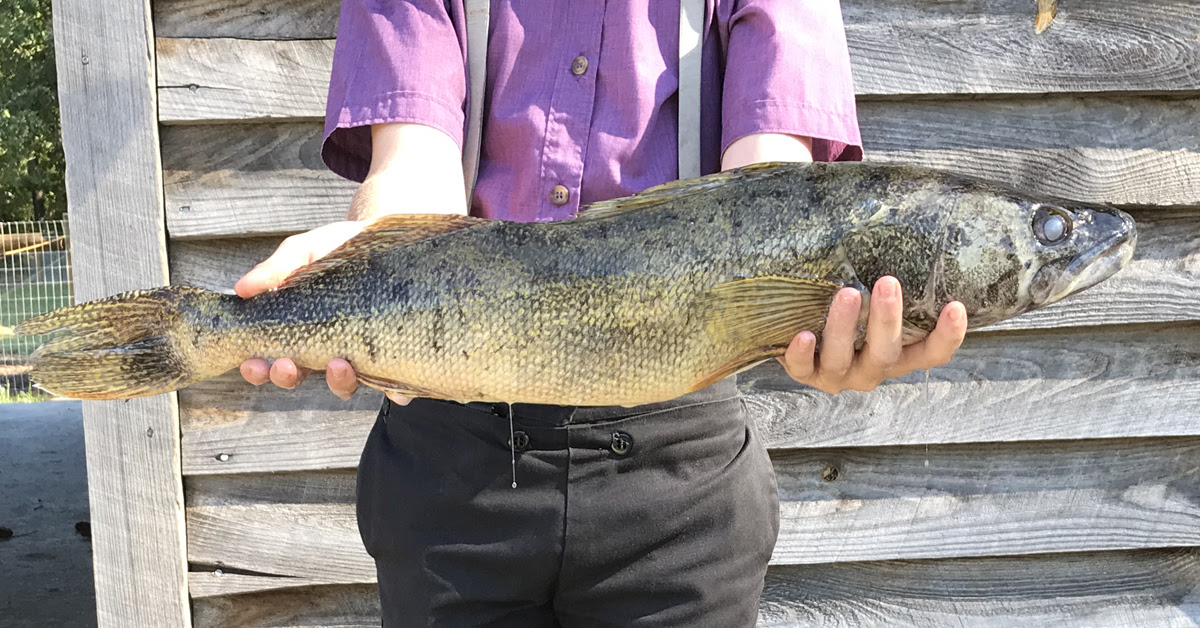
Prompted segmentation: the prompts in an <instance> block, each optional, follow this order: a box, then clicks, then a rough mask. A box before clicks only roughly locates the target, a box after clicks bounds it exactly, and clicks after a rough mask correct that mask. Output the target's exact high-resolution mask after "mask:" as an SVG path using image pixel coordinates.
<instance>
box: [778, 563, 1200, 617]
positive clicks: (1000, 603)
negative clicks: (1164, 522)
mask: <svg viewBox="0 0 1200 628" xmlns="http://www.w3.org/2000/svg"><path fill="white" fill-rule="evenodd" d="M1198 568H1200V555H1198V552H1197V550H1195V549H1168V550H1143V551H1136V552H1104V553H1087V554H1063V555H1049V556H1019V557H1005V558H984V559H957V560H929V561H888V562H877V563H843V564H833V565H806V566H803V567H775V568H772V569H771V570H770V571H768V572H767V583H766V587H765V589H764V590H763V595H762V598H761V602H760V607H759V609H760V610H759V619H758V625H759V626H760V627H763V628H766V627H771V628H783V627H785V626H786V627H793V626H794V627H796V628H800V627H805V628H807V627H811V626H822V627H826V628H868V627H875V626H887V627H888V628H961V627H962V626H971V628H1027V627H1030V626H1036V627H1038V628H1098V627H1100V626H1112V627H1116V626H1131V627H1132V626H1155V627H1156V628H1191V627H1193V626H1195V617H1196V615H1197V604H1198V603H1200V594H1198V584H1200V583H1198V581H1197V577H1196V574H1197V571H1198Z"/></svg>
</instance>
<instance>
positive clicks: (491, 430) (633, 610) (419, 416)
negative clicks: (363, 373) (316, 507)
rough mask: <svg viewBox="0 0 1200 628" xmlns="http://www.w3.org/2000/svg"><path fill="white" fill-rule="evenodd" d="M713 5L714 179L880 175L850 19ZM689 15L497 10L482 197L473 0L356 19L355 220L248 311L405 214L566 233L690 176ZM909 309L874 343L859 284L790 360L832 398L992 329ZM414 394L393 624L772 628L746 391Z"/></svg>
mask: <svg viewBox="0 0 1200 628" xmlns="http://www.w3.org/2000/svg"><path fill="white" fill-rule="evenodd" d="M708 4H709V6H710V9H711V10H710V11H709V12H708V13H707V15H705V18H706V19H705V20H704V24H705V26H704V28H703V43H702V55H703V63H702V66H701V77H700V81H701V91H700V94H701V97H702V102H701V105H700V107H701V118H702V120H701V125H700V130H701V133H700V137H699V138H697V139H698V140H699V152H700V162H701V163H700V168H701V171H702V173H704V174H707V173H710V172H715V171H717V170H728V169H732V168H737V167H740V166H745V165H748V164H753V163H759V162H768V161H795V162H804V161H811V160H813V159H816V160H820V161H835V160H857V159H860V157H861V154H862V151H861V147H860V144H861V142H860V139H859V131H858V126H857V119H856V114H855V103H854V93H853V89H852V84H851V77H850V63H849V56H848V52H847V48H846V43H845V36H844V32H843V26H842V20H841V14H840V9H839V6H838V3H837V2H833V1H818V2H795V1H794V0H739V1H732V0H718V1H717V2H715V3H713V2H710V3H708ZM679 10H680V6H679V4H678V3H672V2H654V1H651V0H627V1H625V0H623V1H620V2H608V3H578V2H555V3H545V2H536V1H533V0H525V1H522V0H512V1H511V2H493V3H492V6H491V14H490V33H489V36H488V39H487V41H488V49H487V68H486V76H487V88H486V99H487V110H486V114H485V116H484V123H483V127H482V149H481V157H480V159H479V164H478V180H477V183H476V185H475V187H474V190H473V194H472V195H471V198H470V199H469V203H468V202H464V194H463V190H464V185H465V178H464V172H463V168H462V159H463V144H464V139H465V135H466V131H465V129H464V125H465V121H466V116H467V112H468V110H469V107H468V105H467V104H466V103H467V102H468V100H469V98H473V97H475V95H474V94H471V95H470V96H469V95H468V93H467V91H468V90H467V85H468V77H467V68H466V67H465V64H464V59H465V57H466V52H465V41H466V40H465V37H466V36H465V19H464V12H465V9H464V7H463V5H462V2H461V0H455V1H451V2H445V3H444V2H442V1H441V0H406V1H396V2H390V3H373V2H366V1H365V0H344V2H343V3H342V8H341V16H340V22H339V27H338V28H339V32H338V39H337V48H336V53H335V58H334V66H333V75H332V80H331V85H330V92H329V104H328V110H327V114H328V115H327V120H326V135H325V142H324V144H323V146H322V156H323V158H324V160H325V162H326V164H327V165H328V166H329V167H330V168H331V169H332V170H333V171H334V172H337V173H338V174H341V175H343V176H345V177H348V178H350V179H353V180H356V181H361V186H360V187H359V188H358V191H357V192H356V194H355V195H354V198H353V201H352V202H351V206H350V211H349V215H348V217H347V221H345V222H340V223H334V224H330V225H327V226H324V227H321V228H318V229H315V230H313V231H310V232H307V233H304V234H300V235H297V236H293V237H291V238H288V239H287V240H286V241H285V242H284V243H283V244H282V245H281V246H280V247H279V249H278V251H276V253H275V254H274V255H272V256H271V258H270V259H268V260H266V261H264V262H263V263H262V264H260V265H258V266H257V267H255V268H254V269H253V270H251V271H250V272H249V273H247V274H246V276H244V277H243V278H242V279H241V280H240V281H239V282H238V283H237V286H236V291H237V294H238V295H240V296H242V297H251V296H253V295H255V294H258V293H261V292H264V291H267V290H271V289H273V288H275V287H277V286H278V285H279V284H280V283H281V282H282V281H283V280H284V279H285V278H286V277H287V276H288V275H289V274H291V273H292V272H293V271H294V270H295V269H297V268H299V267H301V266H303V265H305V264H309V263H311V262H313V261H316V260H318V259H320V258H322V257H323V256H324V255H326V254H328V253H329V252H330V251H332V250H334V249H336V248H337V247H338V246H339V245H341V244H342V243H343V242H345V241H346V240H348V239H350V238H351V237H353V236H354V235H356V234H358V233H359V232H360V231H362V229H363V228H364V227H365V226H366V225H368V224H370V223H371V222H372V221H375V220H378V219H379V218H381V217H383V216H385V215H389V214H397V213H421V214H429V213H447V214H468V213H469V214H471V215H473V216H481V217H484V218H491V219H504V220H514V221H556V220H563V219H569V218H571V217H572V216H574V215H576V214H577V213H579V212H580V211H584V212H585V213H586V207H587V206H588V205H589V204H592V203H595V202H598V201H603V200H605V199H608V198H614V197H619V196H625V195H628V194H632V193H635V192H638V191H639V190H642V189H645V188H649V187H652V186H655V185H659V184H663V183H666V182H668V181H670V180H672V179H675V178H676V175H677V173H678V169H677V163H678V161H677V156H678V155H677V152H678V151H677V148H676V147H677V137H676V133H677V116H676V106H677V102H676V94H675V92H676V86H677V79H678V77H677V72H678V68H679V59H678V58H677V56H676V55H675V54H674V51H675V50H676V48H677V46H676V44H677V42H678V37H679V30H678V29H677V27H676V24H678V23H679V13H678V12H679ZM685 104H686V103H685ZM470 175H471V173H468V174H467V175H466V177H467V178H469V177H470ZM901 302H902V297H901V293H900V285H899V283H898V282H897V281H896V280H895V279H894V278H891V277H885V278H883V279H880V280H879V281H878V282H877V283H876V284H875V286H874V289H873V291H872V294H871V299H870V303H869V312H870V317H869V323H868V325H867V330H866V344H865V345H863V346H862V348H861V349H860V350H856V349H855V344H856V340H857V339H858V335H859V334H858V331H859V330H858V327H859V319H860V308H861V306H862V295H861V293H860V291H859V290H856V289H853V288H845V289H843V290H841V291H840V292H838V293H837V294H836V296H835V297H834V298H833V299H832V305H831V306H830V308H829V314H828V320H827V323H826V324H825V327H824V330H823V332H824V333H823V334H822V337H821V345H820V351H819V354H818V352H817V337H816V335H814V333H812V331H820V330H812V331H805V332H802V333H800V334H798V335H796V336H795V338H794V339H793V340H792V341H791V343H790V345H789V346H788V348H787V351H786V353H785V354H784V355H783V356H782V357H781V358H779V360H780V362H781V363H782V364H783V365H784V367H785V368H786V369H787V372H788V373H789V374H790V375H791V376H792V377H793V378H795V379H796V380H797V381H799V382H801V383H805V384H809V385H811V386H814V387H816V388H818V389H820V390H823V391H825V392H828V393H837V392H840V391H842V390H847V389H853V390H871V389H873V388H874V387H875V386H877V385H878V384H879V383H880V382H882V381H883V380H885V379H887V378H891V377H897V376H900V375H903V374H905V373H907V372H910V371H912V370H915V369H927V368H930V367H933V366H937V365H941V364H944V363H946V362H948V361H949V360H950V359H951V357H952V356H953V354H954V352H955V350H956V349H957V347H958V346H959V344H960V343H961V342H962V340H963V336H964V334H965V331H966V328H967V321H966V313H965V311H964V309H963V306H962V305H961V304H959V303H951V304H950V305H948V306H947V307H946V308H945V309H944V311H943V312H942V314H941V318H940V319H939V320H938V321H937V325H936V327H935V328H934V329H933V331H932V333H931V334H930V335H929V336H928V337H927V338H926V339H925V340H923V341H921V342H917V343H915V344H910V345H908V346H904V344H903V343H902V332H903V330H902V324H901V315H902V312H901ZM566 315H568V316H570V315H573V313H569V312H568V313H566ZM575 315H583V313H577V314H575ZM241 371H242V374H243V375H244V377H245V378H246V379H247V380H248V381H250V382H251V383H254V384H264V383H267V382H273V383H274V384H276V385H278V386H282V387H284V388H291V387H294V386H296V385H298V384H299V383H300V382H301V381H302V380H303V379H304V377H305V375H306V373H307V370H305V369H301V368H298V367H297V366H296V364H295V363H294V362H293V361H291V360H289V359H277V360H275V361H274V362H273V363H268V362H267V361H265V360H261V359H253V360H248V361H246V362H245V363H244V364H243V365H242V367H241ZM326 381H327V382H328V385H329V388H330V390H331V391H332V392H333V393H334V394H336V395H337V396H339V397H341V398H343V399H346V398H349V396H350V395H351V394H353V393H354V391H355V389H356V388H357V387H358V380H357V378H356V373H355V371H354V368H353V366H352V365H351V364H350V363H349V362H348V361H346V360H343V359H335V360H333V361H331V362H329V364H328V366H327V367H326ZM389 398H390V401H388V402H385V404H386V405H385V408H384V409H383V410H382V411H381V413H380V420H379V421H378V423H377V425H376V426H375V429H374V430H373V431H372V433H371V435H370V437H369V440H368V443H367V444H366V448H365V451H364V454H363V460H362V464H361V466H360V470H359V474H360V476H359V525H360V529H361V531H362V534H363V540H364V542H365V544H366V546H367V549H368V550H369V551H370V553H371V555H372V556H374V558H375V559H376V561H377V565H378V575H379V589H380V594H381V598H382V609H383V618H384V625H385V626H417V625H421V626H425V625H438V626H482V625H489V626H493V625H494V626H501V625H504V626H557V625H563V626H599V625H639V626H684V625H688V626H692V625H695V626H699V625H706V626H749V625H752V624H753V623H754V620H755V617H756V615H757V608H758V597H759V594H760V592H761V590H762V586H763V579H764V575H765V571H766V565H767V560H768V558H769V557H770V555H771V552H772V548H773V546H774V542H775V536H776V533H777V527H778V521H777V516H778V513H777V509H778V504H777V501H776V500H777V496H776V488H775V485H774V477H773V471H772V468H771V464H770V461H769V460H768V458H767V456H766V453H765V449H764V446H763V444H762V442H761V441H760V439H759V437H758V435H757V434H756V433H755V431H754V428H753V426H752V425H751V424H750V422H749V421H748V419H747V416H746V412H745V411H744V409H743V408H742V405H741V402H740V399H739V397H738V392H737V388H736V387H735V384H734V382H733V380H732V378H725V379H722V380H720V381H718V382H716V383H714V384H713V385H711V386H709V387H707V388H705V389H702V390H700V391H697V392H694V393H690V394H688V395H685V396H683V397H681V398H679V399H676V400H674V401H671V402H666V403H660V404H654V405H653V406H650V407H634V408H621V407H616V408H611V407H610V408H596V407H581V408H572V407H562V406H558V407H556V406H538V405H528V406H526V405H524V404H516V405H515V406H513V407H508V408H506V407H504V406H503V405H501V406H493V405H492V404H467V405H460V404H456V403H453V402H448V401H436V400H430V399H417V400H416V401H413V402H412V403H409V402H410V399H409V398H407V397H405V396H402V395H400V394H397V393H389ZM506 419H512V420H513V421H514V422H515V425H514V426H513V427H514V429H511V430H510V425H509V422H508V421H507V420H506ZM510 450H513V451H510ZM510 454H517V455H516V456H514V457H515V468H514V470H513V471H514V474H515V475H514V479H515V480H518V482H517V483H518V488H516V489H515V490H514V489H512V488H511V487H510V477H509V463H510V460H509V457H510Z"/></svg>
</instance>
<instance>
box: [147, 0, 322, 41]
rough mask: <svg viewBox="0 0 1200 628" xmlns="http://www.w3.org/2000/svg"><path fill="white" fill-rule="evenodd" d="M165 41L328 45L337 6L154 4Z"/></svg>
mask: <svg viewBox="0 0 1200 628" xmlns="http://www.w3.org/2000/svg"><path fill="white" fill-rule="evenodd" d="M152 2H153V5H154V34H155V35H157V36H159V37H236V38H238V39H328V38H331V37H333V36H335V35H336V34H337V21H338V3H337V1H336V0H216V1H214V0H152Z"/></svg>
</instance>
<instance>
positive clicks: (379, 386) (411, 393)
mask: <svg viewBox="0 0 1200 628" xmlns="http://www.w3.org/2000/svg"><path fill="white" fill-rule="evenodd" d="M356 376H357V378H358V381H359V383H361V384H363V385H364V386H370V387H371V388H374V389H376V390H380V391H383V392H385V393H393V394H397V395H404V396H405V397H425V398H428V399H444V398H445V397H443V396H442V395H441V394H438V393H437V392H434V391H432V390H429V389H428V388H421V387H420V386H411V385H409V384H405V383H404V382H398V381H396V380H392V379H386V378H383V377H375V376H372V375H367V374H365V373H361V372H359V373H356Z"/></svg>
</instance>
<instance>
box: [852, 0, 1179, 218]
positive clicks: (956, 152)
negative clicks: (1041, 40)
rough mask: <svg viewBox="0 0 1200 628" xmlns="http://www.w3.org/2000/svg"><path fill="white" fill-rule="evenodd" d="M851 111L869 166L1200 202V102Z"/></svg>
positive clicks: (1087, 101) (1118, 197)
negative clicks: (1198, 123) (907, 165)
mask: <svg viewBox="0 0 1200 628" xmlns="http://www.w3.org/2000/svg"><path fill="white" fill-rule="evenodd" d="M1198 14H1200V12H1198ZM1197 47H1198V48H1200V46H1197ZM858 111H859V124H860V127H861V131H862V136H863V142H864V144H865V150H866V151H867V158H868V159H870V160H879V161H885V162H912V163H919V164H922V165H927V166H933V167H937V168H944V169H947V170H953V171H957V172H963V173H966V174H970V175H974V176H979V177H983V178H986V179H992V180H995V181H1000V182H1003V183H1008V184H1011V185H1015V186H1017V187H1018V188H1020V189H1023V190H1028V191H1030V192H1032V193H1035V194H1050V195H1054V196H1059V197H1063V198H1072V199H1078V200H1082V201H1087V202H1099V203H1111V204H1117V205H1193V206H1195V205H1200V141H1198V140H1197V139H1196V133H1195V130H1194V124H1195V123H1194V121H1195V120H1196V119H1197V118H1198V117H1200V99H1194V98H1193V99H1181V100H1169V99H1163V98H1158V97H1149V96H1146V97H1136V98H1134V97H1113V98H1102V97H1096V96H1089V97H1064V96H1055V97H1047V98H1045V99H1040V100H1014V101H1001V100H986V101H911V102H863V103H860V104H859V110H858Z"/></svg>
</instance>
